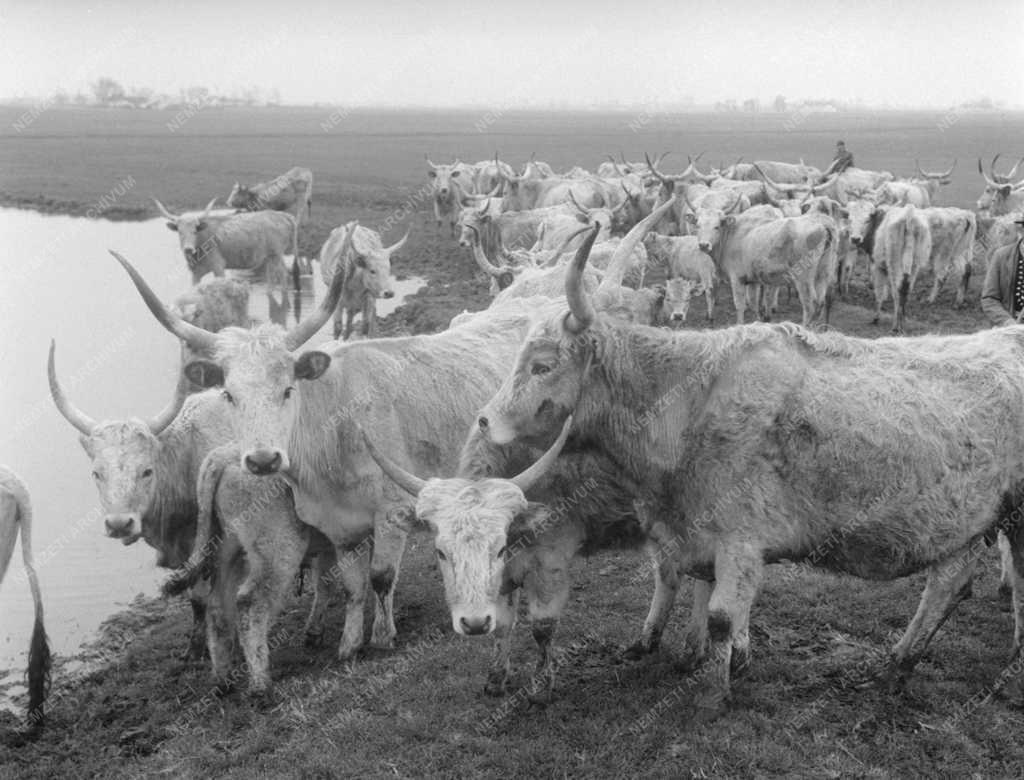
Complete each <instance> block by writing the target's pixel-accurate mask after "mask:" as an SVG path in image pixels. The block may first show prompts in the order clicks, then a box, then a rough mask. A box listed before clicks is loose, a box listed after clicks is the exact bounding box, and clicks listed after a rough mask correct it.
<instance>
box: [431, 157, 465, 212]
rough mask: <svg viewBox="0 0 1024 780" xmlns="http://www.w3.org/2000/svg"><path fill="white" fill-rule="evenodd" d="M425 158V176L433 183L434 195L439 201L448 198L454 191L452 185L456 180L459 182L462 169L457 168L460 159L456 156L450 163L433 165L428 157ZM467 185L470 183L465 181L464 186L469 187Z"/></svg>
mask: <svg viewBox="0 0 1024 780" xmlns="http://www.w3.org/2000/svg"><path fill="white" fill-rule="evenodd" d="M426 159H427V165H428V166H429V168H428V169H427V178H428V179H430V182H431V184H433V185H434V197H435V198H437V200H438V201H439V202H444V201H447V200H449V199H450V198H451V197H452V195H453V193H454V189H453V185H454V184H455V183H456V182H460V183H461V181H460V177H461V176H462V171H461V169H460V168H459V166H460V165H461V163H460V161H459V160H458V158H456V159H455V160H454V161H453V162H452V163H451V164H450V165H434V163H432V162H431V161H430V158H429V157H428V158H426ZM469 185H470V183H469V182H467V183H466V186H467V187H469Z"/></svg>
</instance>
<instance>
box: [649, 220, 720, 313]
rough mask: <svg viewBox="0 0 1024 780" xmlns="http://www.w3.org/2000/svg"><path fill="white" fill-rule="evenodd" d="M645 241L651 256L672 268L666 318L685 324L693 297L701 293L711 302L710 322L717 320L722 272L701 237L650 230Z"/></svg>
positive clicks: (666, 298)
mask: <svg viewBox="0 0 1024 780" xmlns="http://www.w3.org/2000/svg"><path fill="white" fill-rule="evenodd" d="M644 241H645V244H646V246H647V251H648V253H650V256H651V258H652V259H653V260H655V261H656V262H658V263H661V264H662V265H664V266H665V267H666V268H667V269H668V282H667V283H666V286H665V310H666V311H665V319H667V320H668V323H669V324H670V325H672V326H676V325H682V324H683V323H684V322H685V321H686V313H687V311H689V308H690V298H692V297H693V296H696V295H700V294H701V293H703V294H704V298H705V301H706V302H707V307H708V317H707V319H708V322H711V321H712V320H714V314H715V281H716V279H717V276H718V274H717V272H716V271H715V264H714V261H712V259H711V256H710V255H708V254H707V253H706V252H702V251H701V250H700V247H698V246H697V237H696V236H662V235H658V234H657V233H649V234H648V235H647V237H646V238H645V239H644Z"/></svg>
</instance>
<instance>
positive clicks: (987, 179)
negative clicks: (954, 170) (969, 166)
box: [978, 154, 1000, 188]
mask: <svg viewBox="0 0 1024 780" xmlns="http://www.w3.org/2000/svg"><path fill="white" fill-rule="evenodd" d="M998 156H999V155H998V154H997V155H996V157H998ZM978 173H980V174H981V177H982V178H983V179H984V180H985V183H986V184H987V185H988V186H989V187H996V188H998V187H999V186H1000V184H999V182H997V181H996V180H995V179H993V178H991V177H990V176H989V175H988V174H987V173H985V169H984V168H982V167H981V158H980V157H979V158H978Z"/></svg>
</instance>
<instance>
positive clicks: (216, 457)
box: [160, 447, 238, 596]
mask: <svg viewBox="0 0 1024 780" xmlns="http://www.w3.org/2000/svg"><path fill="white" fill-rule="evenodd" d="M228 449H230V447H222V448H220V449H217V450H213V451H212V452H210V453H209V454H208V455H207V456H206V458H205V459H204V460H203V464H202V465H201V466H200V467H199V479H198V480H197V482H196V499H197V501H198V502H199V515H198V517H197V518H196V540H195V543H194V544H193V546H192V554H191V555H189V558H188V561H186V562H185V565H184V566H182V567H181V568H180V569H177V570H176V571H174V572H173V573H172V574H171V576H169V577H168V578H167V579H166V580H165V581H164V584H163V585H162V586H161V587H160V592H161V593H163V595H164V596H177V595H178V594H180V593H184V592H185V591H186V590H188V589H189V588H191V587H193V586H194V585H195V584H196V583H197V582H198V581H199V580H200V579H203V578H205V577H207V576H208V575H209V572H210V569H211V567H212V561H213V557H214V555H215V554H216V552H217V549H218V548H219V547H220V537H219V536H217V535H215V534H214V530H213V506H214V502H215V500H216V497H217V488H218V487H219V486H220V478H221V476H222V475H223V473H224V466H225V465H226V463H227V458H225V457H224V450H228ZM237 453H238V451H237V449H234V450H233V452H232V454H231V455H229V457H231V456H233V457H237Z"/></svg>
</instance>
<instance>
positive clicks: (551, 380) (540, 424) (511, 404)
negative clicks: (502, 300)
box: [477, 212, 657, 444]
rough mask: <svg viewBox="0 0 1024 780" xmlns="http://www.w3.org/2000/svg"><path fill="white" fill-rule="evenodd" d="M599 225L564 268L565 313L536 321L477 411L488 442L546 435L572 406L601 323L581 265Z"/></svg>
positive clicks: (586, 256)
mask: <svg viewBox="0 0 1024 780" xmlns="http://www.w3.org/2000/svg"><path fill="white" fill-rule="evenodd" d="M656 213H657V212H655V214H656ZM652 216H654V215H653V214H652ZM599 229H600V228H599V226H596V225H595V226H594V227H593V228H591V229H590V230H589V231H588V233H587V236H586V239H585V240H584V241H583V243H582V244H580V247H579V248H578V249H577V250H576V256H575V258H574V259H573V262H572V263H571V264H570V266H569V268H568V269H567V270H566V277H565V288H566V295H567V297H568V299H569V312H568V313H566V314H559V315H556V316H555V317H553V318H550V319H548V320H546V321H543V322H540V323H538V324H537V325H536V326H534V328H533V329H532V330H531V331H530V333H529V334H528V335H527V337H526V340H525V341H524V342H523V345H522V347H521V348H520V350H519V354H518V355H517V356H516V360H515V364H514V367H513V369H512V373H511V374H509V376H508V377H507V378H506V379H505V381H504V382H503V383H502V385H501V387H500V388H499V389H498V392H497V393H496V394H495V396H494V397H493V398H492V399H491V400H490V401H489V402H488V403H487V405H486V406H485V407H484V408H483V409H482V410H481V411H480V415H479V417H478V418H477V425H478V427H479V428H480V431H481V433H482V434H483V435H484V436H485V437H486V438H487V439H488V440H489V441H492V442H494V443H495V444H508V443H509V442H512V441H514V440H523V441H533V442H536V441H539V440H544V439H545V437H547V436H550V434H551V432H552V431H554V430H557V429H558V428H559V427H561V426H562V425H563V423H565V421H566V419H567V418H568V417H569V415H570V414H573V410H574V409H576V407H577V403H578V402H579V400H580V396H581V394H582V391H583V387H584V382H585V375H586V374H587V372H588V370H589V368H590V365H591V361H592V360H593V359H594V357H595V349H594V343H593V341H592V339H591V338H590V336H591V332H592V331H591V329H592V328H597V329H600V328H601V327H603V324H602V322H600V321H599V320H598V317H597V312H596V309H595V307H594V303H593V301H592V300H591V299H590V297H589V296H588V295H587V293H586V291H585V289H584V287H583V269H584V266H585V265H586V262H587V258H588V257H589V256H590V250H591V249H592V248H593V246H594V240H595V239H596V238H597V233H598V231H599ZM634 229H635V228H634Z"/></svg>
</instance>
